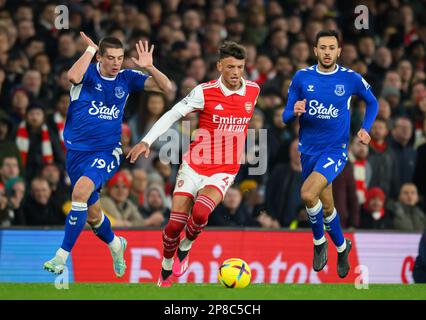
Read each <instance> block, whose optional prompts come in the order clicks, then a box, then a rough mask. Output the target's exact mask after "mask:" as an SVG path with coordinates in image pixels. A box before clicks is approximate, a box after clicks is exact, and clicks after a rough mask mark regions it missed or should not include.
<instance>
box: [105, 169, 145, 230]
mask: <svg viewBox="0 0 426 320" xmlns="http://www.w3.org/2000/svg"><path fill="white" fill-rule="evenodd" d="M130 187H131V183H130V181H129V179H128V178H127V175H126V174H125V173H124V172H123V171H119V172H117V173H116V174H115V175H114V176H113V177H112V178H111V180H109V181H108V183H107V194H106V195H103V196H101V198H100V201H101V206H102V209H103V210H104V212H105V214H107V215H108V217H112V218H113V225H114V226H115V227H136V226H144V225H145V223H146V222H145V219H144V218H143V217H142V215H141V213H140V212H139V210H138V208H137V206H136V205H134V204H133V202H132V201H131V200H130V199H129V196H130Z"/></svg>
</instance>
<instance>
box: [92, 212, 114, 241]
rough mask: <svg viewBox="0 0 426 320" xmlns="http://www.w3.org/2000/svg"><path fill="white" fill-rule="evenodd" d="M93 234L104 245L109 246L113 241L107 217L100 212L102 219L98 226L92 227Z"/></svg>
mask: <svg viewBox="0 0 426 320" xmlns="http://www.w3.org/2000/svg"><path fill="white" fill-rule="evenodd" d="M92 230H93V232H94V233H95V234H96V235H97V236H98V238H99V239H101V240H102V241H103V242H105V243H106V244H109V243H111V242H112V240H113V239H114V233H113V232H112V229H111V222H110V221H109V219H108V217H107V216H106V215H105V214H104V213H103V212H102V219H101V222H99V224H98V225H96V226H93V227H92Z"/></svg>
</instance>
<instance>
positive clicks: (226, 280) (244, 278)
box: [217, 258, 251, 288]
mask: <svg viewBox="0 0 426 320" xmlns="http://www.w3.org/2000/svg"><path fill="white" fill-rule="evenodd" d="M217 277H218V279H219V282H220V283H221V284H222V285H223V286H224V287H226V288H245V287H247V286H248V285H249V283H250V280H251V270H250V267H249V266H248V264H247V262H245V261H244V260H241V259H238V258H231V259H228V260H225V261H224V262H223V263H222V265H221V266H220V268H219V272H218V274H217Z"/></svg>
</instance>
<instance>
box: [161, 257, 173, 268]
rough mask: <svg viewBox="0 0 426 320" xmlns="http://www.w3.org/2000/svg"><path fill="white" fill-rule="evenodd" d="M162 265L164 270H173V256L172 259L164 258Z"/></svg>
mask: <svg viewBox="0 0 426 320" xmlns="http://www.w3.org/2000/svg"><path fill="white" fill-rule="evenodd" d="M161 266H162V267H163V269H164V270H168V271H170V270H172V267H173V258H170V259H166V258H163V263H162V264H161Z"/></svg>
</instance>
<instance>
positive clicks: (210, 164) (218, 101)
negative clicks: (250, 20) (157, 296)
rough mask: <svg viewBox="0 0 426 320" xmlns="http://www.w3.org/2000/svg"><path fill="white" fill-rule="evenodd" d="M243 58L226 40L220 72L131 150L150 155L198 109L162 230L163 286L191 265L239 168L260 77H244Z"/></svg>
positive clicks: (241, 49)
mask: <svg viewBox="0 0 426 320" xmlns="http://www.w3.org/2000/svg"><path fill="white" fill-rule="evenodd" d="M245 58H246V51H245V49H244V47H242V46H240V45H238V44H237V43H234V42H227V43H225V44H224V45H222V47H221V48H220V58H219V61H218V62H217V68H218V70H219V72H220V73H221V76H220V78H219V79H217V80H213V81H210V82H206V83H202V84H200V85H198V86H196V87H195V88H194V89H193V90H192V91H191V92H190V93H189V95H188V96H187V97H185V98H184V99H182V100H181V101H180V102H178V103H177V104H176V105H174V106H173V108H172V109H171V110H170V111H168V112H167V113H165V114H164V115H163V116H162V117H161V118H160V119H159V120H158V121H157V122H156V123H155V125H154V126H153V127H152V129H151V130H150V131H149V132H148V133H147V134H146V136H145V137H144V138H143V139H142V140H141V142H139V143H138V144H137V145H135V146H134V147H133V148H132V150H130V152H129V153H128V155H127V158H130V162H131V163H134V162H135V161H136V160H137V158H138V157H139V156H140V155H141V154H143V153H145V157H148V154H149V152H150V150H149V147H150V145H151V144H152V143H153V142H154V141H155V140H156V139H157V138H158V137H159V136H161V135H162V134H163V133H164V132H166V131H167V129H168V128H170V127H171V126H172V124H173V123H174V122H176V121H177V120H179V119H181V118H182V117H184V116H186V115H187V114H188V113H190V112H193V111H197V112H199V129H198V130H197V134H196V137H195V139H194V141H193V142H192V143H191V145H190V147H189V150H188V151H187V152H186V153H185V154H184V156H183V161H182V164H181V166H180V169H179V171H178V175H177V177H176V186H175V189H174V192H173V201H172V210H171V214H170V220H169V221H168V223H167V225H166V227H165V228H164V231H163V261H162V270H161V274H160V277H159V279H158V286H160V287H163V286H170V285H171V284H172V282H171V280H170V276H171V275H172V273H173V274H174V275H175V276H177V277H179V276H181V275H182V274H183V273H184V272H185V271H186V270H187V268H188V259H189V255H188V252H189V250H190V248H191V246H192V243H193V241H194V240H195V239H196V238H197V236H198V235H199V234H200V232H201V231H202V230H203V229H204V227H205V226H206V225H207V221H208V217H209V215H210V213H211V212H212V211H213V210H214V208H215V207H216V206H217V205H218V204H219V203H220V202H221V201H222V199H223V197H224V195H225V193H226V191H227V190H228V188H229V187H230V186H231V185H232V183H233V182H234V179H235V176H236V174H237V173H238V170H239V168H240V158H241V156H242V155H243V151H244V145H245V139H246V136H247V128H248V125H249V122H250V119H251V116H252V114H253V110H254V106H255V104H256V99H257V97H258V95H259V91H260V88H259V86H258V85H257V84H256V83H254V82H252V81H249V80H245V79H243V77H242V76H243V73H244V65H245ZM190 212H191V215H189V213H190ZM184 229H185V236H184V237H183V239H182V240H181V238H180V234H181V232H182V230H184ZM175 255H176V257H175Z"/></svg>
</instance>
